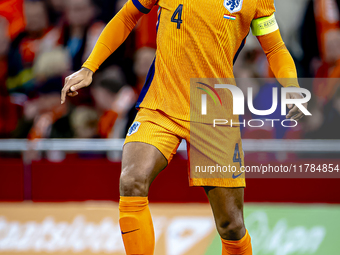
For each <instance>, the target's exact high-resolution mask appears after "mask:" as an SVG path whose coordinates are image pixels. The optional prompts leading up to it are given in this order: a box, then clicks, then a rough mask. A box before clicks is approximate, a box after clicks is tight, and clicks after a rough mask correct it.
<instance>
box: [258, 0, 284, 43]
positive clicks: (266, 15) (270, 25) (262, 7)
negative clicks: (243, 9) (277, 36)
mask: <svg viewBox="0 0 340 255" xmlns="http://www.w3.org/2000/svg"><path fill="white" fill-rule="evenodd" d="M274 13H275V6H274V0H258V6H257V9H256V13H255V16H254V19H253V21H252V22H251V30H252V32H253V35H255V36H262V35H266V34H269V33H272V32H274V31H276V30H278V29H279V26H278V24H277V22H276V19H275V15H274Z"/></svg>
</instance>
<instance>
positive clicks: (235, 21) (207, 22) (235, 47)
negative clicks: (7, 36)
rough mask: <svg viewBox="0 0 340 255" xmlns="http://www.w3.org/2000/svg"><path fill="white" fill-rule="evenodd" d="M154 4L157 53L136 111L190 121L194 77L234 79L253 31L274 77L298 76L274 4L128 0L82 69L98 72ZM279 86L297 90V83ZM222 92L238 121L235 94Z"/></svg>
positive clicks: (239, 0) (227, 0)
mask: <svg viewBox="0 0 340 255" xmlns="http://www.w3.org/2000/svg"><path fill="white" fill-rule="evenodd" d="M155 4H158V5H159V15H158V23H157V51H156V56H155V59H154V61H153V63H152V66H151V68H150V71H149V74H148V76H147V79H146V81H145V85H144V88H143V89H142V92H141V94H140V97H139V99H138V102H137V107H144V108H149V109H153V110H155V109H157V110H161V111H163V112H164V113H166V114H167V115H169V116H172V117H175V118H178V119H182V120H190V79H192V78H233V77H234V76H233V63H234V62H235V60H236V58H237V56H238V53H239V52H240V50H241V49H242V47H243V45H244V44H245V38H246V37H247V35H248V33H249V31H250V27H251V28H252V31H253V34H254V35H256V36H257V37H258V39H259V41H260V43H261V45H262V47H263V49H264V50H265V53H266V55H267V58H268V61H269V64H270V66H271V68H272V70H273V72H274V74H275V76H276V77H277V78H294V79H295V78H296V77H297V75H296V69H295V65H294V62H293V60H292V58H291V56H290V54H289V52H288V51H287V49H286V48H285V46H284V43H283V41H282V38H281V36H280V33H279V30H278V26H277V23H276V20H275V17H274V14H273V13H274V12H275V8H274V1H273V0H224V1H222V0H221V1H203V0H195V1H194V0H175V1H174V0H159V1H157V0H129V1H128V2H127V3H126V4H125V6H124V7H123V8H122V10H121V11H120V12H119V13H118V14H117V15H116V16H115V17H114V18H113V19H112V20H111V21H110V23H109V24H108V25H107V27H106V28H105V29H104V31H103V33H102V35H101V36H100V38H99V40H98V42H97V44H96V47H95V48H94V50H93V52H92V54H91V55H90V57H89V59H88V60H87V61H86V62H85V64H84V65H83V66H84V67H86V68H89V69H91V70H92V71H96V70H97V69H98V67H99V65H100V64H101V63H102V62H103V61H104V60H105V59H106V58H107V57H108V56H109V55H110V54H111V53H112V52H113V51H114V50H115V49H116V48H117V47H118V46H119V45H120V44H121V43H122V42H123V41H124V40H125V38H126V37H127V35H128V34H129V32H130V31H131V30H132V29H133V27H134V26H135V25H136V23H137V21H138V19H139V18H140V17H141V16H142V15H143V14H145V13H148V12H149V11H150V10H151V9H152V8H153V6H154V5H155ZM231 83H232V84H234V83H233V82H232V81H231ZM281 84H282V85H283V86H298V84H297V80H296V79H295V80H293V81H291V82H289V84H287V82H284V81H283V82H281ZM219 94H220V97H221V101H222V102H223V107H224V108H225V109H226V111H227V115H228V116H229V117H230V118H232V119H233V120H234V121H236V120H238V116H233V115H232V97H231V93H230V92H229V91H227V90H220V91H219ZM208 101H209V100H208ZM210 103H211V102H210ZM208 104H209V102H208ZM208 107H209V105H208ZM229 117H228V118H229Z"/></svg>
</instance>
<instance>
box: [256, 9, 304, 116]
mask: <svg viewBox="0 0 340 255" xmlns="http://www.w3.org/2000/svg"><path fill="white" fill-rule="evenodd" d="M252 31H253V34H254V35H255V36H256V37H257V39H258V41H259V42H260V44H261V47H262V49H263V50H264V52H265V54H266V56H267V59H268V62H269V66H270V68H271V70H272V71H273V73H274V75H275V77H276V78H277V80H278V81H279V83H280V84H281V85H282V86H283V87H299V83H298V79H297V72H296V67H295V63H294V60H293V58H292V56H291V55H290V53H289V51H288V50H287V48H286V46H285V43H284V42H283V40H282V37H281V34H280V30H279V27H278V25H277V23H276V20H275V16H274V14H272V15H271V16H269V17H262V18H259V19H256V20H253V22H252ZM287 96H288V97H289V98H291V99H293V98H303V96H302V94H301V93H288V94H287ZM304 106H305V107H306V108H307V103H305V104H304ZM303 116H304V114H303V113H302V111H301V110H300V109H299V108H298V107H297V106H294V107H293V106H292V105H291V106H290V111H289V112H288V114H287V116H286V117H287V118H292V119H295V120H299V119H301V118H302V117H303Z"/></svg>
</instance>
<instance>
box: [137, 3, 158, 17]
mask: <svg viewBox="0 0 340 255" xmlns="http://www.w3.org/2000/svg"><path fill="white" fill-rule="evenodd" d="M157 1H158V0H132V3H133V4H134V5H135V6H136V8H137V9H138V10H139V11H140V12H142V13H144V14H148V13H149V12H150V11H151V9H152V7H153V6H154V5H155V4H156V3H157Z"/></svg>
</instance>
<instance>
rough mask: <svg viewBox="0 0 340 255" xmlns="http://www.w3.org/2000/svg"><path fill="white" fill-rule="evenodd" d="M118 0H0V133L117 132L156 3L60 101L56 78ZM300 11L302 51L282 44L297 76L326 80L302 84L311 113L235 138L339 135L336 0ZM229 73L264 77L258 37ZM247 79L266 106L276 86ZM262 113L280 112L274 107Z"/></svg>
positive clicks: (148, 48)
mask: <svg viewBox="0 0 340 255" xmlns="http://www.w3.org/2000/svg"><path fill="white" fill-rule="evenodd" d="M125 2H126V0H110V1H109V0H96V1H91V0H67V1H66V0H26V1H23V0H0V66H1V67H0V138H29V139H36V138H108V137H110V138H124V137H125V134H126V131H127V129H128V127H129V126H130V124H131V123H132V121H133V119H134V116H135V114H136V110H135V108H134V104H135V102H136V100H137V97H138V94H139V92H140V90H141V88H142V86H143V84H144V80H145V78H146V75H147V72H148V69H149V66H150V64H151V62H152V60H153V58H154V55H155V48H156V22H157V8H156V7H155V8H153V10H152V11H151V12H150V13H149V14H148V15H145V16H144V17H143V18H142V19H141V20H140V22H139V23H138V25H137V27H136V28H135V29H134V30H133V32H132V33H131V34H130V36H129V37H128V38H127V40H126V41H125V42H124V44H123V45H122V46H121V47H120V48H119V49H118V50H117V51H116V52H114V53H113V54H112V56H111V57H110V58H109V59H108V60H107V61H106V62H105V63H104V64H103V65H102V67H101V68H100V70H99V71H98V72H97V73H96V74H95V76H94V80H93V84H92V85H91V86H90V87H88V88H86V89H83V90H82V91H81V92H80V93H79V95H78V96H77V97H74V98H68V99H67V103H66V104H64V105H61V104H60V90H61V89H62V86H63V81H64V78H65V77H66V76H68V75H69V74H71V73H72V72H74V71H77V70H79V69H80V68H81V65H82V63H83V62H84V61H85V60H86V58H87V57H88V56H89V54H90V52H91V50H92V48H93V46H94V44H95V42H96V40H97V38H98V36H99V35H100V33H101V31H102V29H103V28H104V26H105V24H106V23H107V22H109V21H110V19H111V18H112V17H113V15H114V14H115V13H116V12H117V11H119V9H120V8H121V7H122V6H123V4H124V3H125ZM301 17H302V18H301V21H302V22H301V24H299V26H298V27H297V29H296V33H297V35H298V38H299V39H298V42H299V48H301V50H302V54H294V53H295V52H296V50H291V49H290V50H291V52H292V55H293V58H294V59H295V62H296V65H297V68H298V74H299V77H309V78H334V79H327V80H326V79H319V80H318V82H315V81H314V82H312V83H307V85H306V88H307V89H309V90H310V91H311V92H312V93H313V99H312V101H311V103H310V106H309V109H310V111H311V112H312V114H313V118H305V120H304V121H303V122H302V124H301V125H299V126H298V127H297V128H294V129H289V131H287V130H286V129H284V128H283V129H282V128H280V127H277V128H275V129H270V130H268V129H266V127H265V128H264V129H262V130H260V131H259V130H257V131H253V130H247V129H246V128H245V130H243V132H244V137H245V138H257V137H259V138H332V139H335V138H340V133H339V132H336V130H339V129H340V96H339V90H338V87H337V83H338V79H336V78H338V77H340V47H339V45H340V22H339V20H340V19H339V9H338V6H337V3H336V1H335V0H315V1H312V0H307V1H306V5H305V7H304V13H303V14H302V16H301ZM279 23H280V20H279ZM112 36H115V35H112ZM283 38H284V39H285V35H284V34H283ZM287 47H288V48H290V47H293V46H292V45H288V44H287ZM235 77H237V78H259V77H268V78H270V77H272V74H271V72H270V68H269V67H268V64H267V60H266V57H265V55H264V53H263V51H262V49H261V48H260V46H259V44H251V46H250V47H246V48H245V49H244V50H243V52H242V54H241V55H240V56H239V58H238V61H237V62H236V66H235ZM268 81H269V80H268ZM310 84H311V85H310ZM248 85H249V84H248ZM251 86H253V88H254V91H256V92H257V96H256V97H255V101H254V105H255V106H257V107H258V108H259V109H261V107H263V109H268V108H270V106H271V102H270V100H268V97H269V98H271V94H270V93H271V90H269V88H272V87H273V86H277V85H276V84H274V83H272V82H265V83H264V85H259V84H256V83H255V84H252V85H251ZM302 86H303V85H302ZM241 87H242V85H241ZM259 92H262V93H259ZM269 92H270V93H269ZM267 102H268V104H267ZM276 115H278V116H276ZM253 117H254V116H253ZM271 117H273V118H274V117H275V118H279V119H282V117H281V116H279V111H277V112H276V113H274V114H273V116H271ZM336 136H337V137H336Z"/></svg>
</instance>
